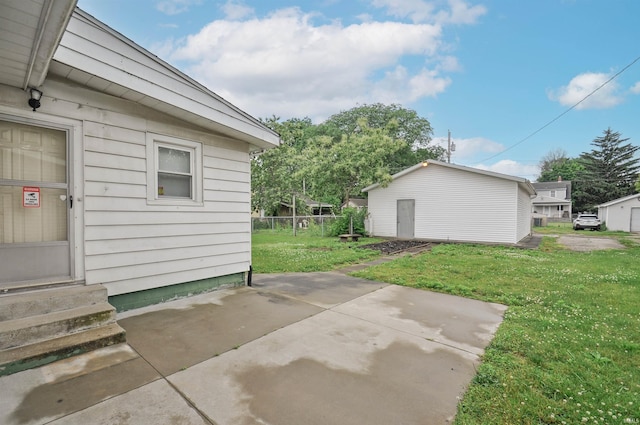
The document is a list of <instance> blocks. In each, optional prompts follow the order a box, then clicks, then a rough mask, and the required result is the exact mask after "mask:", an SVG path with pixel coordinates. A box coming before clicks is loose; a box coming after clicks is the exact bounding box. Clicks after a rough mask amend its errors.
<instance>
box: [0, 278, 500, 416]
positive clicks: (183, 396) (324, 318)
mask: <svg viewBox="0 0 640 425" xmlns="http://www.w3.org/2000/svg"><path fill="white" fill-rule="evenodd" d="M254 284H255V287H253V288H248V287H247V288H236V289H228V290H221V291H216V292H212V293H209V294H202V295H198V296H194V297H190V298H186V299H182V300H178V301H172V302H168V303H165V304H161V305H157V306H153V307H147V308H142V309H138V310H134V311H130V312H125V313H120V314H119V315H118V322H119V323H120V324H121V325H122V326H123V327H124V328H125V329H126V330H127V334H128V335H127V336H128V344H121V345H118V346H114V347H109V348H105V349H101V350H97V351H94V352H92V353H88V354H85V355H81V356H78V357H74V358H71V359H66V360H62V361H59V362H56V363H52V364H50V365H47V366H43V367H41V368H38V369H33V370H29V371H25V372H20V373H16V374H14V375H9V376H3V377H0V423H1V424H3V425H5V424H6V425H24V424H29V425H32V424H45V423H46V424H50V425H61V424H65V425H75V424H105V425H115V424H126V423H131V424H147V423H153V424H160V425H164V424H167V425H168V424H196V425H198V424H216V425H232V424H233V425H248V424H278V425H287V424H295V425H298V424H311V425H314V424H322V425H325V424H341V425H343V424H345V425H351V424H353V425H355V424H363V423H366V424H367V425H369V424H372V425H375V424H385V425H386V424H389V423H394V424H395V423H406V424H414V423H415V424H447V423H450V422H451V420H452V418H453V417H454V415H455V412H456V408H457V404H458V402H459V399H460V397H461V396H462V395H463V393H464V391H465V389H466V388H467V386H468V384H469V382H470V381H471V379H472V377H473V376H474V375H475V371H476V367H477V365H478V363H479V362H480V354H481V353H482V351H483V349H484V348H485V347H486V344H487V343H488V342H489V340H490V339H491V337H492V334H493V332H494V331H495V330H496V329H497V326H498V324H499V323H500V321H501V320H502V315H503V313H504V309H505V307H504V306H500V305H496V304H487V303H482V302H479V301H473V300H467V299H464V298H459V297H454V296H449V295H443V294H437V293H433V292H428V291H421V290H417V289H412V288H406V287H399V286H393V285H391V286H389V285H387V284H384V283H378V282H370V281H366V280H362V279H357V278H353V277H349V276H345V275H343V274H340V273H310V274H283V275H262V276H260V275H258V276H256V279H255V281H254Z"/></svg>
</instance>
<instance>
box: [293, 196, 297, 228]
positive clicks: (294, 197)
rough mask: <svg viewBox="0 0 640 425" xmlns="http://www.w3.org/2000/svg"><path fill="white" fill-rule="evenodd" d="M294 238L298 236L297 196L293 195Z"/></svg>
mask: <svg viewBox="0 0 640 425" xmlns="http://www.w3.org/2000/svg"><path fill="white" fill-rule="evenodd" d="M293 236H297V235H296V195H293Z"/></svg>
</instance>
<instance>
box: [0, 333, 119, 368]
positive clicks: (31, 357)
mask: <svg viewBox="0 0 640 425" xmlns="http://www.w3.org/2000/svg"><path fill="white" fill-rule="evenodd" d="M123 342H125V330H124V329H122V328H121V327H120V326H119V325H118V324H117V323H110V324H108V325H106V326H101V327H98V328H93V329H88V330H85V331H82V332H77V333H74V334H70V335H65V336H61V337H58V338H53V339H49V340H46V341H40V342H37V343H34V344H29V345H23V346H20V347H13V348H9V349H6V350H0V376H5V375H10V374H12V373H16V372H20V371H23V370H27V369H31V368H34V367H38V366H42V365H45V364H48V363H52V362H54V361H57V360H61V359H64V358H67V357H71V356H76V355H78V354H83V353H86V352H89V351H92V350H95V349H98V348H102V347H106V346H109V345H114V344H120V343H123Z"/></svg>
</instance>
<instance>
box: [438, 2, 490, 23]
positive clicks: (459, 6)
mask: <svg viewBox="0 0 640 425" xmlns="http://www.w3.org/2000/svg"><path fill="white" fill-rule="evenodd" d="M449 6H451V12H449V13H447V12H440V16H439V21H440V22H443V23H452V24H474V23H476V21H477V20H478V18H480V16H482V15H484V14H485V13H487V8H486V7H484V6H482V5H476V6H470V5H469V3H467V2H465V1H463V0H449Z"/></svg>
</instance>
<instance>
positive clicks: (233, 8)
mask: <svg viewBox="0 0 640 425" xmlns="http://www.w3.org/2000/svg"><path fill="white" fill-rule="evenodd" d="M222 11H223V12H224V13H225V16H226V18H227V19H230V20H232V21H236V20H239V19H244V18H247V17H250V16H253V15H254V13H255V11H254V9H253V8H251V7H249V6H247V5H245V4H244V3H242V2H241V1H238V0H229V1H227V2H226V3H225V4H224V5H222Z"/></svg>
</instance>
